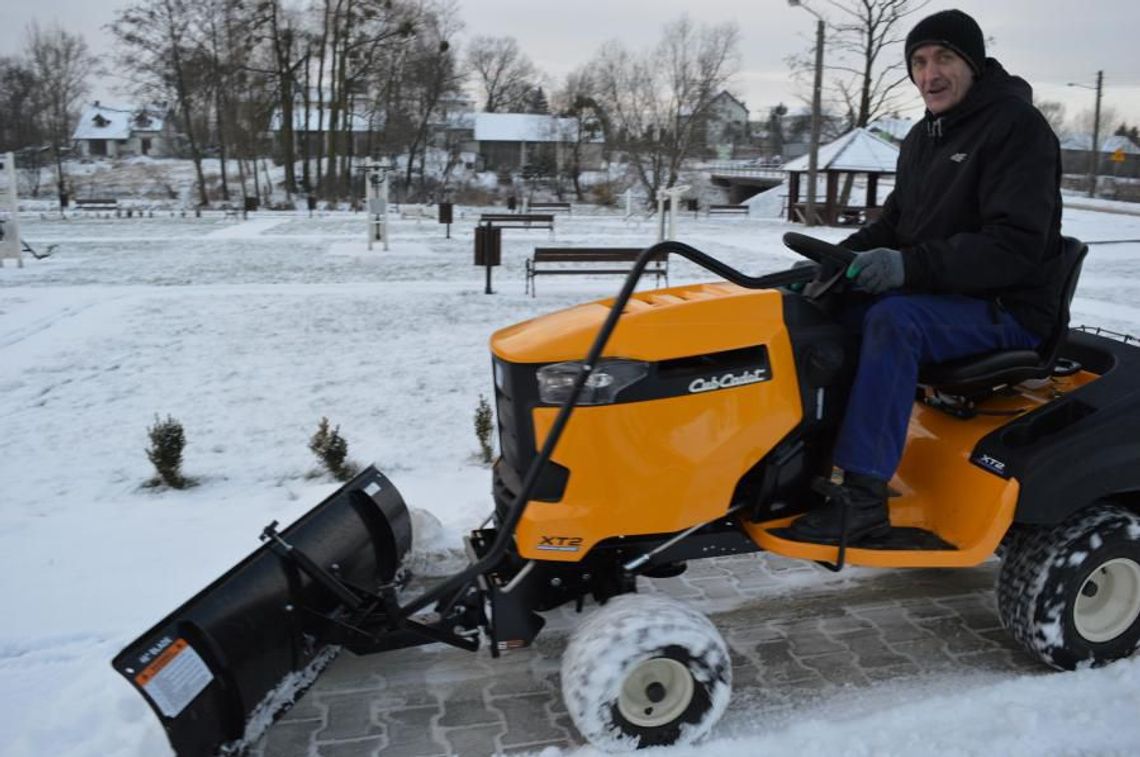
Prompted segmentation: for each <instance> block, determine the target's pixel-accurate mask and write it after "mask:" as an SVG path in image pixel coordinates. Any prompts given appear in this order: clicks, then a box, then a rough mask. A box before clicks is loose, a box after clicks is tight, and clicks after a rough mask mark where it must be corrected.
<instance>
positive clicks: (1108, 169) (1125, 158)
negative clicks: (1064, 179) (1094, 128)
mask: <svg viewBox="0 0 1140 757" xmlns="http://www.w3.org/2000/svg"><path fill="white" fill-rule="evenodd" d="M1091 144H1092V135H1091V134H1073V135H1070V136H1068V137H1065V138H1064V139H1062V140H1061V167H1062V171H1064V173H1067V174H1077V175H1087V174H1088V172H1089V167H1090V166H1089V160H1090V157H1091V153H1092V151H1091V150H1090V149H1089V146H1090V145H1091ZM1097 175H1098V176H1116V177H1119V178H1128V179H1137V178H1140V147H1137V146H1136V145H1135V144H1134V143H1133V142H1132V140H1130V139H1129V138H1128V137H1122V136H1119V135H1116V134H1113V135H1109V136H1103V137H1101V139H1100V150H1098V151H1097Z"/></svg>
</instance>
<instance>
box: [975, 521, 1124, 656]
mask: <svg viewBox="0 0 1140 757" xmlns="http://www.w3.org/2000/svg"><path fill="white" fill-rule="evenodd" d="M997 594H998V613H999V615H1000V616H1001V620H1002V624H1003V625H1004V626H1005V627H1006V629H1007V630H1009V632H1010V633H1012V634H1013V636H1014V638H1015V639H1017V641H1018V642H1020V643H1021V644H1022V645H1023V646H1024V647H1025V648H1026V649H1027V650H1028V651H1029V653H1030V654H1031V655H1033V656H1034V657H1036V658H1037V659H1039V660H1041V661H1042V662H1044V663H1046V664H1047V665H1051V666H1053V667H1055V668H1059V669H1062V670H1073V669H1075V668H1076V667H1078V666H1080V665H1092V666H1094V667H1095V666H1100V665H1105V664H1107V663H1109V662H1112V661H1114V660H1119V659H1121V658H1124V657H1128V656H1129V655H1131V654H1132V653H1133V652H1134V651H1136V649H1137V647H1140V517H1138V516H1137V514H1136V513H1134V512H1132V511H1130V510H1128V509H1126V508H1123V507H1119V506H1116V505H1107V504H1106V505H1097V506H1095V507H1091V508H1089V509H1088V510H1085V511H1082V512H1080V513H1078V514H1076V515H1074V516H1073V517H1072V518H1070V519H1069V520H1067V521H1065V522H1064V523H1062V524H1061V525H1059V526H1055V527H1052V528H1038V529H1034V530H1032V531H1030V532H1028V533H1025V534H1023V535H1021V536H1020V537H1019V538H1018V539H1017V540H1016V541H1014V542H1013V544H1011V545H1010V549H1009V550H1008V552H1007V553H1006V555H1005V557H1004V559H1003V561H1002V565H1001V571H1000V572H999V574H998V592H997Z"/></svg>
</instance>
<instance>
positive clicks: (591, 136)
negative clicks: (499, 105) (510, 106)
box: [474, 113, 605, 171]
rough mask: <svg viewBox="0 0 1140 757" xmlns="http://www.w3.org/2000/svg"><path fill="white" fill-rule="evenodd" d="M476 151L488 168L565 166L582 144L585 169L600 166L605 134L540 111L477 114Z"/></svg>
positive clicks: (581, 151) (489, 169)
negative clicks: (580, 128) (539, 112)
mask: <svg viewBox="0 0 1140 757" xmlns="http://www.w3.org/2000/svg"><path fill="white" fill-rule="evenodd" d="M474 137H475V145H474V149H475V152H477V153H478V154H479V159H480V163H481V164H482V168H483V169H485V170H488V171H499V170H508V171H513V170H517V169H520V168H522V167H523V166H543V165H545V166H551V167H555V166H557V167H561V166H566V165H568V164H569V162H570V157H571V154H572V153H571V151H572V150H573V149H574V148H575V146H579V147H580V158H579V165H580V167H581V168H582V169H584V170H595V169H598V168H601V166H602V158H603V153H604V148H605V137H604V136H603V135H602V132H601V129H600V128H598V129H588V128H583V129H582V130H581V132H579V121H578V119H576V118H560V117H558V116H551V115H547V114H537V113H476V114H475V134H474Z"/></svg>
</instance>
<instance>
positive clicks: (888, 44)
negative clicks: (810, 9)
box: [788, 0, 929, 129]
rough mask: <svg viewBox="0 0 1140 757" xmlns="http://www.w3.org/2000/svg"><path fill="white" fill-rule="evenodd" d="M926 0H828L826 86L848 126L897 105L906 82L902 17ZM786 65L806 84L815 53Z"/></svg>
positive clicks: (867, 119) (896, 107)
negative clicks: (915, 0)
mask: <svg viewBox="0 0 1140 757" xmlns="http://www.w3.org/2000/svg"><path fill="white" fill-rule="evenodd" d="M928 3H929V0H918V1H917V2H913V1H912V0H827V11H826V12H827V16H828V18H827V41H826V44H825V48H824V49H825V55H826V62H825V66H824V69H825V72H826V74H827V75H828V81H826V82H825V87H826V88H827V89H828V90H829V94H830V97H829V99H830V100H831V101H832V102H833V103H834V105H835V107H836V109H839V110H841V111H842V113H843V114H844V116H845V117H846V120H847V128H848V129H850V128H854V127H856V126H866V125H867V124H868V123H870V122H871V121H874V120H875V119H876V118H878V117H880V116H883V115H886V114H887V113H890V112H891V111H894V110H898V109H899V107H900V106H901V105H902V100H903V98H904V96H905V95H906V94H907V92H906V85H907V84H908V83H909V77H908V76H907V69H906V63H905V61H904V60H903V50H902V43H903V41H904V40H905V38H906V32H907V31H908V29H907V26H906V25H904V24H903V23H902V22H903V21H904V20H905V19H906V18H907V17H908V16H910V15H911V14H913V13H915V12H916V11H918V10H921V9H922V8H923V7H925V6H926V5H927V4H928ZM788 65H789V67H790V68H791V69H792V73H793V75H794V76H795V77H796V79H797V80H799V81H802V82H803V83H804V86H806V87H810V82H811V77H812V76H813V74H814V69H815V62H814V55H813V54H812V53H811V52H810V51H809V52H805V53H803V54H800V55H794V56H791V57H790V58H789V59H788ZM805 99H810V98H805Z"/></svg>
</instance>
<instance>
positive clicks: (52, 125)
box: [28, 22, 96, 198]
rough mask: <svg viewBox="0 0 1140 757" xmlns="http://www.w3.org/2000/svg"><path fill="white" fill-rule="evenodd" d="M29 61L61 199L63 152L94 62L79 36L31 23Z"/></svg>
mask: <svg viewBox="0 0 1140 757" xmlns="http://www.w3.org/2000/svg"><path fill="white" fill-rule="evenodd" d="M28 61H29V64H30V68H31V71H32V74H33V76H34V80H35V84H36V88H37V90H38V95H37V97H38V99H39V100H40V107H39V108H38V109H37V110H38V116H39V118H38V120H39V124H40V129H41V131H42V133H43V136H44V137H45V138H46V139H47V144H48V147H50V149H51V153H52V158H53V159H54V161H55V170H56V187H57V190H58V192H59V195H60V197H61V198H62V197H63V195H64V193H65V192H66V177H65V175H64V169H63V153H64V152H65V151H66V150H67V148H68V146H69V145H70V144H71V134H72V130H73V129H74V128H75V122H76V121H77V120H78V117H79V113H78V110H79V103H80V100H81V99H82V98H83V96H84V95H85V94H86V93H87V77H88V76H89V75H90V74H91V72H92V70H93V69H94V68H95V62H96V61H95V58H94V57H92V55H91V53H90V52H89V51H88V49H87V43H86V42H85V41H84V40H83V36H82V35H80V34H71V33H70V32H67V31H64V30H63V29H62V28H60V27H59V26H52V27H50V28H48V29H41V28H40V27H39V25H38V24H36V23H34V22H33V23H32V25H31V26H30V27H29V29H28Z"/></svg>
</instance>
